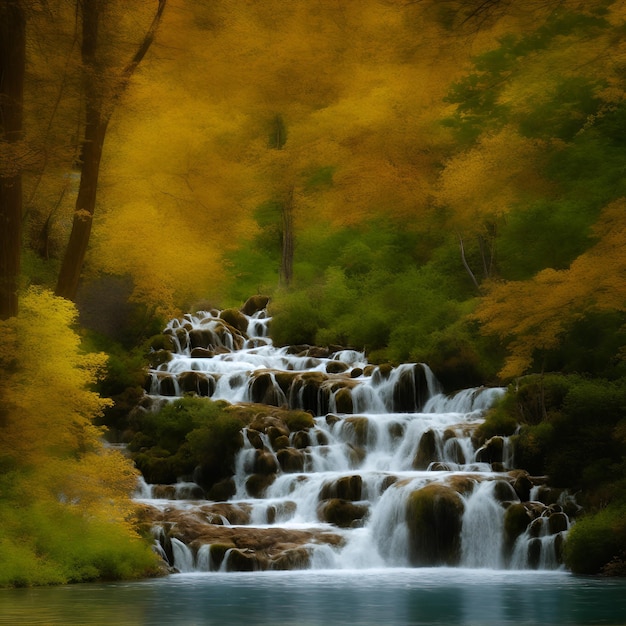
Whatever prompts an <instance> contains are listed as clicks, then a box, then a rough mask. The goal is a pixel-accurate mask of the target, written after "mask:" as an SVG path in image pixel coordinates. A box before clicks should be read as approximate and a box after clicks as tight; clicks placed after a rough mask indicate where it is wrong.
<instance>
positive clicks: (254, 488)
mask: <svg viewBox="0 0 626 626" xmlns="http://www.w3.org/2000/svg"><path fill="white" fill-rule="evenodd" d="M275 480H276V474H252V475H251V476H250V477H249V478H248V479H247V480H246V491H247V492H248V495H249V496H250V497H252V498H262V497H264V495H265V490H266V489H267V488H268V487H269V486H270V485H271V484H272V483H273V482H274V481H275Z"/></svg>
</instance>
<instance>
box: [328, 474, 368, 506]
mask: <svg viewBox="0 0 626 626" xmlns="http://www.w3.org/2000/svg"><path fill="white" fill-rule="evenodd" d="M362 490H363V479H362V478H361V476H360V475H359V474H353V475H352V476H342V477H341V478H338V479H337V480H333V481H331V482H328V483H325V484H324V485H323V486H322V489H321V491H320V496H319V499H320V500H329V499H331V498H339V499H341V500H350V501H352V502H355V501H357V500H361V499H362Z"/></svg>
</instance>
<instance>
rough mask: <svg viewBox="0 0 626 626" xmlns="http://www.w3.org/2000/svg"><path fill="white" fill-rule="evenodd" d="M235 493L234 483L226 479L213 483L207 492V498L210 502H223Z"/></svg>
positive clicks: (230, 479)
mask: <svg viewBox="0 0 626 626" xmlns="http://www.w3.org/2000/svg"><path fill="white" fill-rule="evenodd" d="M235 493H237V487H236V486H235V481H234V480H233V479H232V478H226V479H224V480H221V481H219V482H218V483H215V484H214V485H213V486H212V487H211V488H210V489H209V490H208V491H207V497H208V498H209V499H210V500H215V501H216V502H219V501H225V500H229V499H230V498H232V497H233V496H234V495H235Z"/></svg>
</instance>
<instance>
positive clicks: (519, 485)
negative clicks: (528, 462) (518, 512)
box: [509, 470, 533, 502]
mask: <svg viewBox="0 0 626 626" xmlns="http://www.w3.org/2000/svg"><path fill="white" fill-rule="evenodd" d="M509 476H511V477H512V478H513V483H512V484H513V489H515V492H516V493H517V495H518V497H519V499H520V500H521V501H522V502H526V501H528V500H530V490H531V489H532V488H533V482H532V480H531V479H530V477H529V476H528V472H526V471H524V470H514V471H512V472H509Z"/></svg>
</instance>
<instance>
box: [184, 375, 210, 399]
mask: <svg viewBox="0 0 626 626" xmlns="http://www.w3.org/2000/svg"><path fill="white" fill-rule="evenodd" d="M178 385H179V386H180V390H181V391H182V392H183V393H196V394H198V395H199V396H212V395H213V393H214V392H215V380H213V378H212V377H210V376H209V377H207V376H206V375H205V374H202V373H201V372H183V373H182V374H179V376H178Z"/></svg>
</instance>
